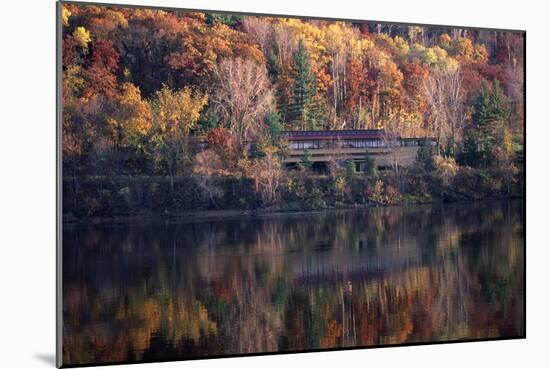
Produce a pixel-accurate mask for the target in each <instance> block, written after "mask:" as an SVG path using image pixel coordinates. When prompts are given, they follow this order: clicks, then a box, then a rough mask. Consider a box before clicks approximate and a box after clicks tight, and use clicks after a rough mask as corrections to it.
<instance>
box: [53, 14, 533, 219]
mask: <svg viewBox="0 0 550 369" xmlns="http://www.w3.org/2000/svg"><path fill="white" fill-rule="evenodd" d="M60 17H61V19H60V22H61V24H62V61H61V62H62V136H63V141H62V150H63V151H62V156H63V195H64V203H63V213H64V219H65V220H66V221H74V220H78V219H86V218H94V217H95V218H101V217H128V216H147V215H178V214H182V213H186V212H188V211H196V210H224V209H225V210H227V209H241V210H247V209H253V210H254V209H256V210H257V209H264V210H276V211H279V210H280V211H284V210H312V209H325V208H335V207H336V208H337V207H345V206H350V205H354V204H367V205H368V204H395V203H408V202H429V201H432V200H451V201H454V200H462V199H468V200H470V199H482V198H487V197H519V196H522V194H523V191H524V183H523V182H524V181H523V178H524V175H523V167H524V165H523V161H524V154H523V153H524V95H523V93H524V34H523V33H521V32H511V31H495V30H485V29H462V28H452V27H443V26H422V27H421V26H411V25H401V24H390V23H370V22H348V21H346V22H340V21H331V20H314V19H299V18H281V17H256V16H248V15H230V14H216V13H200V12H189V11H183V10H180V11H177V10H154V9H142V8H130V7H98V6H91V5H89V6H88V5H76V4H71V3H65V4H63V7H62V10H61V14H60ZM366 129H369V130H381V132H385V134H393V135H395V137H400V138H413V137H414V138H426V139H429V140H430V141H431V142H432V144H430V145H424V146H422V147H421V148H420V149H419V150H418V155H417V158H416V162H415V164H414V165H412V166H408V167H405V166H403V165H400V163H398V162H396V163H395V165H393V166H392V167H390V168H384V169H383V170H382V169H381V168H377V167H376V166H375V165H372V159H370V158H369V152H368V150H365V160H364V161H365V165H364V166H363V167H362V169H361V170H357V168H356V167H355V166H354V165H353V164H352V163H351V162H350V161H342V160H333V161H331V162H329V163H328V164H327V165H325V166H323V167H320V166H318V165H316V164H314V163H312V162H311V160H310V157H309V155H308V153H307V152H306V153H305V154H304V157H303V160H301V162H300V163H298V164H297V165H294V166H288V165H285V163H284V158H285V155H286V154H287V151H288V142H287V141H286V139H285V132H287V131H303V130H366Z"/></svg>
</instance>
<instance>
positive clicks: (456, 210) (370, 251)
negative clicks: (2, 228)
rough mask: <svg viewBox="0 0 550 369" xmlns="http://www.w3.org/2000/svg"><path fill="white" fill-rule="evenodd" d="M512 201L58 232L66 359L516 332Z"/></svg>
mask: <svg viewBox="0 0 550 369" xmlns="http://www.w3.org/2000/svg"><path fill="white" fill-rule="evenodd" d="M523 207H524V203H523V202H522V201H520V200H513V201H504V202H479V203H460V204H435V205H420V206H407V207H385V208H376V209H368V210H359V211H345V212H335V213H322V214H308V215H276V216H266V217H260V218H238V219H224V220H215V221H197V222H181V223H162V222H160V223H159V222H156V223H151V224H139V225H126V226H121V225H117V226H105V225H104V226H97V225H96V226H68V225H66V226H65V227H64V228H65V230H64V232H63V246H64V254H63V274H64V282H63V283H64V285H63V300H64V301H63V314H64V327H63V335H64V342H63V357H64V364H65V365H69V364H85V363H92V362H95V363H98V362H99V363H100V362H122V361H150V360H170V359H185V358H195V357H202V356H214V355H215V356H218V355H232V354H243V353H259V352H275V351H296V350H311V349H320V348H339V347H354V346H378V345H391V344H400V343H415V342H433V341H438V342H439V341H447V340H462V339H480V338H505V337H519V336H523V335H524V331H523V329H524V293H525V292H524V289H523V287H524V258H525V251H524V242H525V240H524V227H525V224H524V213H523Z"/></svg>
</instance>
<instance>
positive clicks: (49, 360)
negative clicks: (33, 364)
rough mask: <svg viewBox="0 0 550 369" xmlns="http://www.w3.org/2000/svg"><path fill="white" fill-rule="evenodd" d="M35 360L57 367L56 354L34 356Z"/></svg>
mask: <svg viewBox="0 0 550 369" xmlns="http://www.w3.org/2000/svg"><path fill="white" fill-rule="evenodd" d="M34 358H35V359H37V360H40V361H42V362H43V363H45V364H48V365H49V366H52V367H55V354H34Z"/></svg>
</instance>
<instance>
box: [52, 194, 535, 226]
mask: <svg viewBox="0 0 550 369" xmlns="http://www.w3.org/2000/svg"><path fill="white" fill-rule="evenodd" d="M502 200H525V197H517V196H516V197H487V198H481V199H459V200H445V199H442V198H437V199H431V200H427V201H415V202H407V201H404V202H400V203H395V204H377V203H367V204H350V205H346V206H339V207H327V208H324V209H311V210H306V209H303V210H285V209H281V208H258V209H249V210H242V209H224V210H194V211H187V212H181V213H174V214H169V215H161V214H140V215H133V216H117V217H109V218H107V217H91V218H82V219H76V220H66V219H62V225H63V226H68V227H78V226H87V225H139V224H143V223H160V222H164V223H166V222H168V223H171V222H195V221H215V220H226V219H234V218H240V217H247V218H263V217H267V216H270V217H271V216H299V215H314V214H323V213H334V212H345V211H354V210H368V209H377V208H388V207H396V206H412V205H433V204H459V203H472V202H473V203H478V202H485V201H502Z"/></svg>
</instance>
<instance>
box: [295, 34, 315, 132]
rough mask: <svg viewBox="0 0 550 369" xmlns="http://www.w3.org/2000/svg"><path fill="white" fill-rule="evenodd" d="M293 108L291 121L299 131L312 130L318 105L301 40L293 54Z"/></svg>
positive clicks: (312, 78)
mask: <svg viewBox="0 0 550 369" xmlns="http://www.w3.org/2000/svg"><path fill="white" fill-rule="evenodd" d="M292 66H293V77H294V88H293V104H292V105H293V106H292V107H291V109H290V116H291V118H292V121H293V122H294V123H295V124H296V125H299V127H300V128H301V129H306V128H308V129H314V128H316V126H317V124H318V116H319V104H318V101H317V100H316V95H317V89H316V87H315V83H316V81H315V76H313V74H312V73H311V62H310V58H309V54H308V52H307V50H306V48H305V45H304V43H303V41H302V40H300V42H299V43H298V49H297V50H296V51H295V52H294V54H293V65H292Z"/></svg>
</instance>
